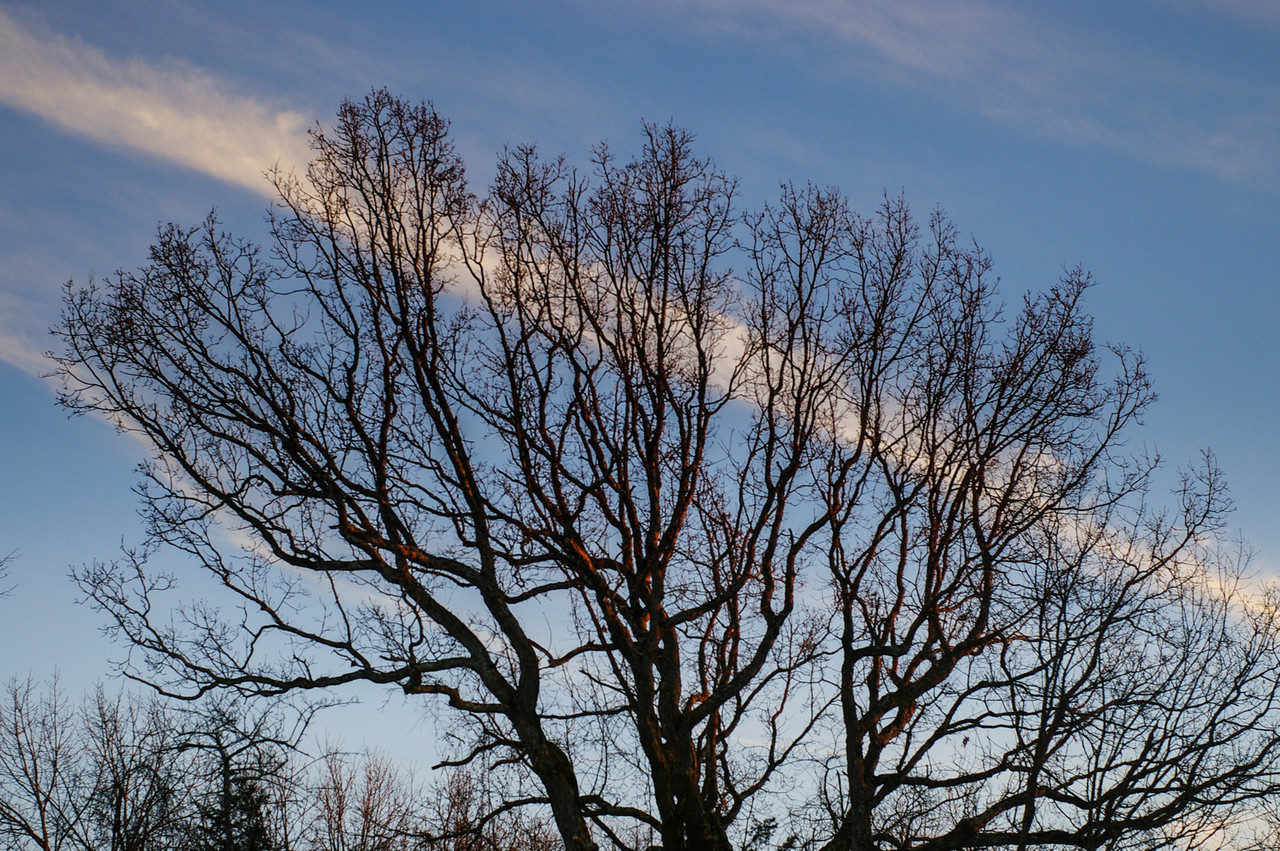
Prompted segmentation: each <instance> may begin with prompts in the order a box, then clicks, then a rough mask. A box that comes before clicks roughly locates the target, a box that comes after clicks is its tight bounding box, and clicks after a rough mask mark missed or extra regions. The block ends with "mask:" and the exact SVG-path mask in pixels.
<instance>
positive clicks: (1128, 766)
mask: <svg viewBox="0 0 1280 851" xmlns="http://www.w3.org/2000/svg"><path fill="white" fill-rule="evenodd" d="M312 142H313V147H314V150H315V159H314V160H313V162H312V163H311V165H310V167H309V169H308V170H307V172H306V174H305V175H296V176H295V175H285V174H280V173H277V174H275V175H274V179H275V182H276V187H277V189H278V192H279V199H278V202H277V204H276V207H275V208H274V209H273V210H272V213H271V216H270V220H269V226H270V231H271V238H272V242H271V247H270V250H269V251H264V250H261V249H259V248H258V247H256V246H255V245H253V244H251V243H249V242H246V241H242V240H238V239H236V238H233V237H231V236H229V235H227V234H225V233H223V232H222V231H221V230H220V228H219V226H218V224H217V222H216V221H215V220H214V219H213V218H210V219H209V220H208V221H206V222H205V223H204V224H203V225H202V226H199V227H195V228H182V227H178V226H169V227H167V228H164V229H162V231H161V232H160V235H159V238H158V241H157V242H156V244H155V245H154V246H153V248H152V251H151V257H150V262H149V263H148V264H147V265H146V266H144V267H142V268H141V269H139V270H138V271H136V272H121V273H118V274H117V275H115V276H112V277H111V278H109V279H107V280H105V281H102V282H96V283H94V282H91V283H90V284H89V285H87V286H84V287H78V288H77V287H74V286H69V288H68V292H67V297H66V302H65V310H64V316H63V322H62V325H61V327H60V329H59V330H58V332H57V333H58V334H59V336H60V338H61V340H62V342H63V344H64V346H65V349H64V352H63V354H62V355H61V356H60V358H59V363H60V372H61V375H62V377H63V379H64V380H65V390H64V393H63V397H62V398H63V401H64V402H65V403H66V404H67V405H68V406H69V407H70V408H71V409H72V410H76V411H99V412H102V413H105V414H106V415H108V416H109V417H111V418H112V419H113V421H115V422H117V423H119V424H120V425H121V427H122V428H125V429H129V430H132V431H135V432H137V433H140V434H141V435H143V436H144V437H145V438H147V439H148V440H149V441H150V442H151V444H152V445H153V446H154V448H155V454H154V456H153V457H152V459H151V461H150V462H149V464H148V465H147V467H146V482H145V484H144V486H143V488H142V490H141V493H142V498H143V505H144V508H145V511H146V516H147V519H148V522H149V530H150V537H149V540H148V545H147V546H145V547H143V548H142V549H140V550H137V551H132V552H127V553H126V554H125V557H124V558H123V559H122V560H120V561H119V562H116V563H113V564H99V565H93V566H90V567H88V568H85V569H83V570H82V571H81V572H80V573H79V579H80V581H81V583H82V585H83V586H84V587H85V589H86V590H87V591H88V593H89V594H90V595H91V596H92V597H93V599H94V600H96V601H97V603H98V604H99V605H100V606H102V608H103V609H105V610H106V611H107V612H108V613H109V614H110V615H111V617H112V618H113V619H114V623H115V624H116V626H117V628H118V629H119V631H120V632H121V633H122V634H123V635H124V636H125V637H126V638H127V639H128V640H129V641H130V642H132V643H133V644H134V645H135V646H136V647H138V648H140V649H141V650H142V651H143V654H142V655H143V656H144V657H145V659H146V664H147V666H148V667H146V668H145V669H140V670H139V671H137V672H136V673H135V675H136V676H139V677H144V678H146V679H148V680H150V681H152V682H154V683H155V684H157V685H158V686H159V687H160V688H162V689H164V690H166V691H168V692H170V693H175V694H183V695H186V696H197V695H200V694H204V693H207V692H209V691H210V690H214V689H234V690H239V691H240V692H242V693H248V694H259V695H278V694H283V693H288V692H294V691H312V690H328V689H333V688H337V687H340V686H342V685H343V684H346V683H350V682H354V681H368V682H372V683H378V684H383V685H387V686H392V687H395V688H399V689H401V690H403V691H404V692H405V693H407V694H411V695H423V696H425V697H427V698H429V699H433V701H434V703H433V705H435V706H439V707H440V708H441V710H442V711H448V712H449V713H450V715H449V717H451V718H452V719H453V720H454V722H455V727H454V730H455V732H456V733H457V734H458V735H459V736H461V737H463V738H464V739H465V740H466V741H467V742H468V747H467V748H466V749H465V750H464V752H462V753H461V754H459V755H458V759H457V762H459V763H471V762H477V763H485V764H488V765H514V766H518V767H520V769H521V770H523V771H525V772H527V774H528V777H529V778H530V779H531V780H532V781H533V782H534V785H533V786H528V787H521V788H526V789H528V790H530V791H513V792H512V793H511V794H510V795H509V796H508V798H507V799H506V800H503V801H502V802H501V803H499V804H498V805H497V806H498V808H499V809H503V810H505V809H506V808H512V807H518V806H522V805H539V806H544V807H546V808H548V809H549V811H550V813H551V815H552V818H553V820H554V823H555V825H556V828H557V830H558V831H559V833H560V835H561V837H562V838H563V841H564V843H565V846H566V848H568V849H573V851H577V849H590V848H596V847H598V843H599V842H602V841H603V842H608V843H612V844H613V845H615V846H618V847H635V846H637V845H638V844H640V843H643V844H647V843H648V842H649V841H651V840H652V841H656V842H660V843H661V847H663V848H664V849H667V851H676V849H729V848H730V847H732V845H733V842H734V840H735V837H741V838H743V839H744V840H747V841H751V840H752V830H753V828H752V827H751V825H752V824H755V825H759V824H763V823H765V822H764V820H763V819H761V818H759V817H758V816H757V815H754V814H755V813H757V812H758V811H757V809H756V808H757V805H758V806H759V807H760V808H761V810H762V809H763V808H765V807H766V806H767V805H766V803H765V802H766V801H770V800H772V801H777V800H778V798H777V797H775V796H776V795H779V794H781V793H782V791H783V790H785V789H795V790H804V789H808V790H809V791H810V792H812V793H813V794H805V793H802V792H801V793H798V794H800V795H801V797H802V799H803V800H806V801H807V802H808V804H809V806H807V807H801V806H798V805H797V806H794V807H791V808H790V809H793V810H795V811H796V812H795V815H796V818H799V819H802V820H803V819H807V820H808V822H807V823H808V824H809V825H810V827H811V833H812V837H811V838H813V839H814V840H815V841H821V842H823V843H826V844H827V847H830V848H833V849H834V848H857V849H866V848H902V849H906V848H919V849H924V848H930V849H932V848H939V849H940V848H969V847H1010V848H1014V847H1032V846H1037V847H1055V846H1056V847H1062V846H1073V847H1081V848H1101V847H1125V846H1126V845H1127V844H1141V843H1157V842H1159V841H1165V840H1166V839H1169V838H1170V837H1173V836H1180V837H1182V839H1183V840H1185V841H1192V840H1194V839H1196V838H1197V837H1202V836H1204V835H1205V831H1212V830H1214V829H1216V828H1218V827H1223V826H1225V825H1228V824H1230V823H1233V822H1234V821H1235V820H1238V819H1239V818H1244V817H1245V816H1247V806H1248V801H1250V800H1251V799H1253V798H1255V797H1257V796H1261V795H1268V794H1270V793H1271V792H1272V791H1273V789H1274V785H1275V778H1274V776H1273V775H1272V773H1271V771H1270V768H1269V766H1270V764H1271V762H1272V757H1273V755H1274V753H1275V750H1276V748H1277V742H1278V741H1280V737H1278V736H1277V727H1276V721H1277V718H1276V712H1275V709H1274V703H1275V698H1276V695H1277V682H1276V677H1275V673H1274V672H1275V670H1276V666H1275V665H1274V660H1275V637H1276V636H1275V627H1274V618H1273V617H1272V613H1273V610H1274V606H1273V603H1272V602H1271V601H1270V600H1269V599H1262V598H1258V599H1248V600H1246V599H1245V598H1244V597H1243V596H1242V595H1241V594H1240V593H1239V592H1238V589H1237V586H1236V585H1234V584H1233V581H1234V577H1235V576H1236V575H1237V574H1236V573H1235V572H1233V570H1234V569H1233V568H1232V565H1231V564H1230V563H1229V562H1228V561H1227V560H1225V559H1224V558H1222V557H1221V556H1220V555H1219V554H1218V553H1217V552H1216V550H1215V549H1214V547H1213V541H1212V537H1213V534H1214V533H1215V532H1216V531H1217V529H1218V528H1219V525H1220V518H1221V512H1222V509H1223V507H1224V504H1223V494H1222V489H1221V485H1220V483H1219V482H1218V480H1217V478H1216V476H1215V474H1214V473H1213V472H1212V468H1211V465H1207V466H1206V470H1205V471H1204V472H1202V473H1201V474H1198V475H1199V478H1197V477H1196V476H1192V477H1190V478H1189V479H1188V482H1187V487H1186V488H1185V489H1184V491H1183V493H1182V495H1181V503H1180V505H1179V508H1178V510H1177V511H1175V512H1174V513H1172V514H1170V515H1168V516H1162V515H1160V514H1159V513H1158V512H1156V511H1154V510H1153V509H1152V508H1151V507H1150V505H1151V501H1150V499H1149V489H1150V481H1151V472H1152V469H1153V463H1152V462H1149V461H1147V460H1146V459H1144V458H1143V457H1141V456H1140V455H1129V454H1126V451H1125V439H1126V436H1127V435H1128V434H1129V433H1130V431H1131V430H1132V429H1133V428H1134V427H1135V426H1136V425H1137V424H1138V423H1139V421H1140V418H1141V416H1142V414H1143V412H1144V411H1145V410H1146V408H1147V407H1148V405H1149V404H1150V402H1151V401H1152V398H1153V396H1152V393H1151V391H1150V387H1149V384H1148V380H1147V377H1146V373H1145V370H1144V366H1143V363H1142V359H1141V357H1139V356H1137V355H1136V354H1135V353H1133V352H1130V351H1128V350H1125V349H1122V348H1115V349H1112V350H1103V351H1099V350H1098V349H1097V347H1096V346H1095V343H1094V340H1093V332H1092V326H1091V323H1090V320H1089V318H1088V316H1087V315H1086V314H1085V313H1084V311H1083V307H1082V299H1083V296H1084V293H1085V291H1086V290H1087V288H1088V286H1089V279H1088V276H1087V275H1086V274H1085V273H1083V272H1082V271H1079V270H1072V271H1068V272H1067V273H1065V275H1064V276H1063V278H1062V280H1061V281H1059V282H1058V283H1057V284H1056V285H1055V286H1052V287H1050V288H1048V289H1046V290H1045V291H1044V292H1043V293H1041V294H1040V295H1037V296H1030V297H1028V298H1027V299H1026V301H1025V303H1024V305H1023V306H1022V308H1021V309H1020V310H1017V311H1013V312H1012V313H1011V315H1009V316H1006V315H1005V313H1004V311H1003V309H1002V307H1001V305H1000V303H999V302H998V300H997V296H996V290H995V284H994V280H993V278H992V276H991V273H990V260H989V258H987V256H986V255H985V254H984V253H983V252H982V251H981V250H980V249H978V248H976V247H974V246H971V245H967V244H966V243H965V242H964V241H963V240H961V239H960V237H959V235H958V233H957V231H956V228H955V227H954V226H953V225H952V224H951V223H950V222H949V221H947V220H946V218H945V217H943V216H942V215H941V214H936V215H934V216H933V217H931V218H930V219H929V220H928V222H927V224H925V225H923V226H922V225H920V224H918V223H917V222H916V220H915V219H914V218H913V217H912V216H911V214H910V213H909V211H908V209H907V207H906V205H905V203H903V202H901V201H895V200H892V199H888V200H886V201H885V203H884V204H883V205H882V206H881V208H880V209H879V210H878V211H877V212H876V213H875V214H874V215H872V216H870V217H868V218H863V217H860V216H858V215H856V214H854V213H852V212H851V211H850V210H849V209H848V206H847V204H846V203H845V201H844V200H843V199H842V198H841V196H840V195H839V194H838V193H837V192H835V191H834V190H823V189H818V188H815V187H805V188H798V187H793V186H786V187H784V188H783V191H782V193H781V195H780V197H779V200H778V201H777V202H776V203H774V204H772V205H768V206H766V207H764V208H762V209H760V210H758V211H756V212H751V213H745V214H743V213H739V212H738V211H737V209H736V204H737V197H736V196H737V187H736V184H735V182H734V181H733V180H731V179H730V178H728V177H727V176H725V175H724V174H723V173H721V172H720V171H719V170H718V169H717V168H716V167H715V165H714V164H713V163H712V162H711V161H709V160H706V159H701V158H699V157H697V156H696V155H695V154H694V151H693V141H692V137H691V136H690V134H688V133H687V132H685V131H682V130H680V129H678V128H674V127H669V126H654V125H647V126H646V127H645V129H644V140H643V146H642V150H641V152H640V153H639V154H638V155H637V156H636V157H635V158H634V159H631V160H629V161H625V162H623V161H620V160H618V159H617V158H616V157H615V156H614V154H613V153H612V152H611V151H610V150H609V149H608V148H607V147H605V146H600V147H599V148H597V149H596V151H595V155H594V158H593V161H592V165H591V169H590V173H589V174H585V173H581V172H578V171H576V170H574V169H573V168H571V167H570V166H569V165H568V164H567V163H566V162H565V161H564V160H563V159H544V158H542V157H541V156H540V155H539V154H538V153H537V151H536V150H535V149H534V148H532V147H521V148H516V149H513V150H509V151H507V152H506V153H505V154H504V155H503V156H502V158H501V159H500V161H499V164H498V170H497V176H496V178H495V181H494V185H493V187H492V188H491V190H490V191H489V192H488V193H487V195H486V196H485V197H483V198H477V197H476V196H474V195H473V194H472V192H471V190H470V189H469V188H468V187H467V185H466V182H465V175H464V168H463V163H462V162H461V160H460V159H459V158H458V156H457V154H456V152H455V151H454V149H453V147H452V145H451V143H450V141H449V138H448V126H447V123H446V122H445V121H444V120H443V119H442V118H441V117H440V116H439V115H438V114H436V113H435V111H434V110H433V109H432V108H431V107H430V106H429V105H413V104H409V103H405V102H403V101H400V100H398V99H396V98H393V97H391V96H390V95H389V94H387V93H386V92H374V93H372V94H371V95H370V96H368V97H367V98H365V99H364V100H362V101H355V102H348V103H345V104H344V105H343V107H342V109H341V110H340V112H339V115H338V120H337V123H336V125H335V126H334V127H333V128H332V129H329V130H317V131H315V133H314V134H313V137H312ZM228 530H229V531H230V532H231V533H232V535H228ZM237 540H238V542H237ZM157 547H169V548H175V549H176V550H178V551H180V552H182V553H185V554H186V555H188V556H189V557H190V558H191V559H193V560H194V561H195V562H197V563H199V564H201V565H203V566H204V567H205V568H206V569H207V571H208V572H209V574H210V575H211V576H212V577H214V578H215V579H216V580H217V581H218V582H220V583H221V584H222V585H223V586H224V590H225V591H226V592H227V593H228V594H229V595H230V597H231V599H233V600H236V601H237V603H238V606H239V608H238V609H237V610H236V611H234V612H231V613H228V612H227V611H222V610H219V609H216V608H215V607H214V606H213V605H211V604H207V603H203V602H198V603H194V604H189V605H187V606H185V607H180V608H178V609H177V612H178V615H177V617H176V618H175V619H173V620H170V619H168V618H167V617H161V616H159V613H161V612H168V611H170V610H171V606H170V605H168V604H162V602H161V601H162V598H164V597H165V596H166V594H167V593H168V592H170V591H172V590H173V588H174V580H173V578H172V577H171V576H169V575H166V574H163V573H157V572H155V571H153V570H152V569H151V567H150V564H149V563H148V560H147V559H148V557H149V556H150V555H151V554H152V553H153V552H154V550H155V548H157ZM1152 671H1155V672H1156V673H1151V672H1152ZM1193 684H1194V685H1193ZM806 774H812V776H810V777H808V778H807V779H806ZM788 835H790V832H788ZM797 835H798V834H797ZM797 841H798V840H797ZM1169 841H1172V840H1171V839H1170V840H1169ZM640 847H643V845H641V846H640Z"/></svg>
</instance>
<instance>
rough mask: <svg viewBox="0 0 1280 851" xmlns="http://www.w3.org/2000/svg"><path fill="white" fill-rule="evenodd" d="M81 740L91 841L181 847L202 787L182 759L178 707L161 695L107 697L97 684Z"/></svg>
mask: <svg viewBox="0 0 1280 851" xmlns="http://www.w3.org/2000/svg"><path fill="white" fill-rule="evenodd" d="M76 740H77V741H76V747H77V749H78V750H79V751H80V752H81V754H82V758H83V759H84V760H85V761H86V763H87V766H86V767H87V771H88V776H87V778H86V781H87V783H88V787H87V788H86V789H85V792H86V793H87V795H88V801H87V806H86V807H85V821H86V832H87V834H88V836H89V837H90V844H91V847H92V848H94V849H95V850H96V851H162V849H163V850H164V851H167V850H168V849H177V848H179V847H181V845H182V844H183V841H184V838H185V836H186V834H187V831H188V829H189V828H190V817H191V815H192V809H191V807H192V803H193V799H194V797H195V794H196V792H197V788H196V784H195V781H194V779H193V778H192V777H191V776H190V772H189V771H188V770H187V769H188V768H189V766H188V765H187V764H186V760H184V759H183V757H182V753H181V741H180V739H179V735H178V729H177V715H176V713H174V712H172V711H171V710H169V709H168V708H166V707H165V706H164V704H163V703H161V702H160V701H158V700H155V699H152V700H142V699H136V698H129V697H127V696H126V695H124V694H119V695H116V696H115V697H109V696H108V695H107V694H106V692H105V691H104V690H103V689H102V688H101V687H99V688H98V689H97V691H96V692H95V693H94V695H93V696H92V697H91V698H90V699H88V700H87V701H86V702H85V704H84V706H83V709H82V712H81V726H80V728H79V730H78V735H77V737H76Z"/></svg>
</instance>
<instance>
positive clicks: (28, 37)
mask: <svg viewBox="0 0 1280 851" xmlns="http://www.w3.org/2000/svg"><path fill="white" fill-rule="evenodd" d="M0 103H3V104H6V105H8V106H10V107H12V108H14V109H18V110H22V111H24V112H27V113H30V114H32V115H36V116H38V117H40V118H42V119H44V120H46V121H49V122H51V123H53V124H55V125H57V126H59V127H61V128H63V129H65V130H67V131H69V132H71V133H75V134H77V135H80V136H85V137H88V138H90V139H93V140H95V141H98V142H102V143H105V144H108V145H113V146H118V147H123V148H127V149H133V150H136V151H142V152H145V153H148V154H152V155H155V156H158V157H161V158H163V159H165V160H168V161H170V162H174V163H178V164H179V165H182V166H186V167H187V168H191V169H195V170H196V171H200V172H203V173H205V174H208V175H211V176H212V177H215V178H217V179H219V180H225V181H227V182H229V183H233V184H236V185H238V186H243V187H246V188H248V189H250V190H253V191H255V192H258V193H262V194H270V193H271V187H270V185H269V184H268V182H267V181H266V180H265V179H264V177H263V172H264V171H266V170H267V169H269V168H270V167H271V166H273V165H274V164H276V163H277V162H279V163H280V164H281V165H282V166H284V167H285V168H294V167H297V166H299V165H301V164H304V163H305V162H306V161H307V139H306V128H307V123H308V121H307V119H306V118H305V117H304V116H303V115H302V114H300V113H298V112H294V111H290V110H282V109H275V108H272V107H270V106H268V105H267V104H265V103H263V102H261V101H259V100H257V99H255V98H253V97H248V96H244V95H242V94H238V93H236V92H235V91H233V90H232V87H230V86H229V85H227V84H226V83H225V82H224V81H221V80H219V79H218V78H216V77H213V76H211V75H209V74H207V73H204V72H202V71H200V70H198V69H195V68H192V67H190V66H188V65H185V64H181V63H171V64H167V65H166V66H164V67H156V66H153V65H149V64H146V63H143V62H141V61H138V60H130V61H119V60H117V59H114V58H112V57H109V56H107V55H106V53H104V52H103V51H102V50H100V49H98V48H96V47H93V46H91V45H86V44H84V43H82V42H80V41H78V40H72V39H67V38H64V37H62V36H59V35H56V34H51V33H48V34H46V33H37V32H34V31H32V30H29V29H25V28H23V27H22V26H21V25H20V24H19V23H18V22H17V21H15V20H14V19H13V17H11V16H10V15H9V14H7V13H6V12H5V11H4V10H0Z"/></svg>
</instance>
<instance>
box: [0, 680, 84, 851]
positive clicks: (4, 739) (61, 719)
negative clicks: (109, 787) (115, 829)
mask: <svg viewBox="0 0 1280 851" xmlns="http://www.w3.org/2000/svg"><path fill="white" fill-rule="evenodd" d="M76 728H77V725H76V717H75V710H74V708H72V707H71V706H70V705H69V704H68V703H67V700H66V697H65V695H63V693H62V691H61V690H60V689H59V687H58V682H57V680H56V678H55V679H54V680H53V681H52V682H51V683H50V684H49V687H48V689H47V691H46V692H45V693H44V694H40V693H39V692H38V691H37V686H36V684H35V683H34V682H33V681H32V680H31V679H30V678H27V679H26V680H19V679H17V678H15V679H12V680H10V681H9V683H8V687H7V688H6V690H5V694H4V704H3V706H0V839H3V841H4V843H5V846H4V847H5V848H6V849H9V848H12V849H18V848H30V847H34V848H38V849H40V851H61V849H64V848H65V849H80V848H89V847H91V846H90V845H89V842H88V838H87V835H86V833H85V809H86V799H87V796H86V795H85V794H84V781H85V766H84V762H83V760H82V754H81V750H80V746H79V742H78V741H77V735H76V733H77V729H76Z"/></svg>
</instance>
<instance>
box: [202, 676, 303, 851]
mask: <svg viewBox="0 0 1280 851" xmlns="http://www.w3.org/2000/svg"><path fill="white" fill-rule="evenodd" d="M185 714H186V718H185V719H184V723H182V725H181V726H180V729H179V732H178V735H179V736H180V738H181V745H180V750H181V751H183V752H185V753H186V754H188V755H189V758H190V761H189V763H188V764H189V770H190V771H192V773H193V774H194V775H195V776H196V777H198V778H199V784H198V787H197V789H198V792H197V795H196V798H195V807H194V815H193V818H192V820H191V823H190V825H189V826H188V829H187V841H186V843H185V846H184V847H185V849H186V851H276V849H277V841H276V839H277V837H276V836H274V835H273V834H272V831H271V824H272V817H271V813H270V811H269V810H270V808H271V806H272V804H273V801H272V798H271V794H270V789H271V786H272V783H273V780H274V778H275V777H276V776H277V775H279V774H280V772H281V771H282V769H283V768H284V766H285V763H286V761H287V757H288V752H289V751H290V750H291V749H292V748H293V747H295V746H296V744H297V741H298V738H299V736H300V735H301V733H302V729H303V728H302V727H300V726H295V725H291V724H290V723H288V719H286V718H285V717H284V716H283V715H281V714H279V713H276V712H272V711H261V710H260V711H257V712H253V711H251V710H250V709H249V708H247V707H245V706H244V705H243V704H242V703H240V702H238V701H225V700H224V701H215V702H213V703H212V704H207V705H205V706H202V707H199V708H198V709H195V710H193V711H189V712H187V713H185Z"/></svg>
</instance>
